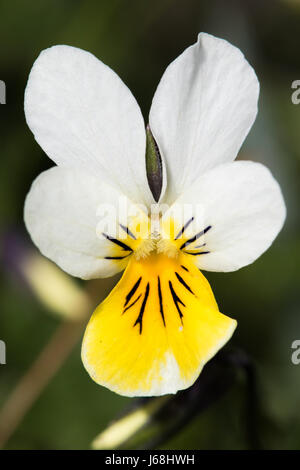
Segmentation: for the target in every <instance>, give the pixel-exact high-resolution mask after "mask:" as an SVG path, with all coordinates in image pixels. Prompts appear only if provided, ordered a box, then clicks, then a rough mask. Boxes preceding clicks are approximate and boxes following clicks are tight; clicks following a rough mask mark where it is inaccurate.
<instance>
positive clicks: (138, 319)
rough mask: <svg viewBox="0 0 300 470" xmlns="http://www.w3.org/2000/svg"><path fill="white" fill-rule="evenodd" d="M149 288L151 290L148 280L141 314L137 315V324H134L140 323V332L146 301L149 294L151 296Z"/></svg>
mask: <svg viewBox="0 0 300 470" xmlns="http://www.w3.org/2000/svg"><path fill="white" fill-rule="evenodd" d="M149 290H150V285H149V282H148V284H147V286H146V292H145V296H144V300H143V303H142V306H141V310H140V313H139V316H138V317H137V319H136V321H135V324H134V325H133V326H136V325H137V324H138V323H139V325H140V334H142V329H143V315H144V312H145V307H146V303H147V300H148V296H149Z"/></svg>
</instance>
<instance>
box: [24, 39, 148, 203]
mask: <svg viewBox="0 0 300 470" xmlns="http://www.w3.org/2000/svg"><path fill="white" fill-rule="evenodd" d="M25 114H26V120H27V123H28V125H29V127H30V129H31V130H32V132H33V134H34V136H35V139H36V140H37V142H38V143H39V145H40V146H41V147H42V148H43V150H44V151H45V152H46V154H47V155H48V156H49V157H50V158H51V159H52V160H53V161H54V162H55V163H56V164H58V165H63V166H67V167H74V166H83V167H85V168H88V169H89V170H91V171H94V172H95V173H96V174H98V176H99V177H100V178H101V180H102V181H107V182H110V184H113V185H115V186H116V187H118V188H119V189H120V190H121V191H122V192H123V193H124V194H126V195H127V196H128V197H130V198H131V199H132V200H134V201H136V202H140V203H147V204H149V203H151V202H152V196H151V192H150V190H149V187H148V183H147V176H146V165H145V145H146V144H145V143H146V137H145V127H144V120H143V117H142V114H141V111H140V108H139V106H138V104H137V102H136V100H135V99H134V97H133V95H132V94H131V92H130V90H129V89H128V88H127V86H126V85H124V83H123V82H122V80H121V79H120V78H119V77H118V75H117V74H116V73H115V72H113V71H112V70H111V69H110V68H109V67H107V66H106V65H104V64H103V63H102V62H101V61H100V60H98V59H97V58H96V57H95V56H93V55H92V54H90V53H89V52H86V51H83V50H81V49H77V48H75V47H70V46H54V47H51V48H49V49H46V50H44V51H43V52H42V53H41V54H40V56H39V57H38V58H37V60H36V61H35V63H34V65H33V67H32V70H31V72H30V75H29V79H28V84H27V88H26V91H25Z"/></svg>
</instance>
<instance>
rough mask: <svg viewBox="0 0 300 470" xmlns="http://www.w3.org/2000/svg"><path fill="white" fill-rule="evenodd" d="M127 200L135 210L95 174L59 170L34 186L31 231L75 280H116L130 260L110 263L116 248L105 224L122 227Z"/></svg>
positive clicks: (28, 208)
mask: <svg viewBox="0 0 300 470" xmlns="http://www.w3.org/2000/svg"><path fill="white" fill-rule="evenodd" d="M121 197H122V198H123V200H122V203H124V202H126V204H128V209H129V210H130V208H131V206H132V204H131V203H130V201H129V200H128V199H127V198H125V196H123V195H122V194H121V193H120V192H119V191H118V190H116V189H115V188H113V187H111V186H109V185H107V184H106V183H105V182H103V181H100V180H99V179H98V178H97V177H96V176H95V175H92V174H91V173H88V172H85V171H82V170H81V169H76V168H62V167H54V168H51V169H50V170H47V171H45V172H43V173H42V174H40V175H39V176H38V177H37V178H36V180H35V181H34V182H33V185H32V187H31V190H30V191H29V193H28V195H27V198H26V202H25V211H24V216H25V223H26V227H27V229H28V231H29V233H30V235H31V237H32V240H33V241H34V243H35V244H36V245H37V246H38V248H39V249H40V251H41V252H42V254H43V255H45V256H47V257H48V258H50V259H51V260H52V261H54V262H55V263H56V264H58V266H60V267H61V268H62V269H63V270H64V271H66V272H67V273H69V274H71V275H72V276H77V277H80V278H82V279H92V278H99V277H107V276H112V275H113V274H115V273H117V272H119V271H121V270H123V269H124V268H125V266H126V264H127V262H128V259H127V258H126V259H124V260H121V261H115V260H114V261H111V260H107V259H105V256H109V255H111V254H112V252H111V250H112V249H114V248H116V247H115V246H114V245H113V244H112V243H111V242H110V241H108V240H107V239H105V238H104V237H103V236H101V230H100V229H99V225H100V222H102V224H101V225H100V228H101V227H103V226H104V225H105V226H109V225H111V224H112V223H113V224H114V223H115V225H118V222H119V221H120V220H121V219H120V218H118V216H120V213H119V204H120V198H121ZM124 198H125V200H126V201H124ZM105 217H106V220H104V218H105ZM123 223H124V224H126V221H123ZM125 254H126V253H125Z"/></svg>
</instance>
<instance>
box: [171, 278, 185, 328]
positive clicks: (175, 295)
mask: <svg viewBox="0 0 300 470" xmlns="http://www.w3.org/2000/svg"><path fill="white" fill-rule="evenodd" d="M169 287H170V291H171V294H172V298H173V302H174V304H175V307H176V309H177V312H178V314H179V318H180V321H181V323H182V324H183V321H182V317H183V313H182V311H181V310H180V307H179V305H178V304H181V305H183V307H185V304H184V303H183V302H182V300H180V298H179V297H178V295H177V294H176V292H175V291H174V288H173V285H172V282H171V281H169Z"/></svg>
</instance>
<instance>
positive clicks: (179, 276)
mask: <svg viewBox="0 0 300 470" xmlns="http://www.w3.org/2000/svg"><path fill="white" fill-rule="evenodd" d="M235 326H236V322H235V321H234V320H232V319H231V318H229V317H226V316H225V315H222V314H221V313H220V312H219V310H218V306H217V304H216V301H215V299H214V295H213V293H212V291H211V289H210V286H209V284H208V282H207V280H206V279H205V277H204V276H203V275H202V273H201V272H200V271H199V269H198V268H197V267H196V265H195V264H194V263H193V259H192V258H190V257H188V256H187V255H186V254H185V253H183V252H179V255H178V257H177V258H170V257H168V256H166V255H164V254H161V253H160V254H158V253H157V252H154V253H153V254H150V256H148V257H147V258H143V259H139V260H138V259H136V257H132V258H130V260H129V263H128V265H127V268H126V270H125V272H124V274H123V277H122V278H121V280H120V281H119V283H118V284H117V286H116V287H115V288H114V289H113V291H112V292H111V294H110V295H109V296H108V297H107V298H106V299H105V300H104V302H102V304H101V305H99V307H97V309H96V310H95V312H94V314H93V316H92V318H91V320H90V322H89V324H88V327H87V330H86V332H85V336H84V341H83V349H82V358H83V362H84V364H85V367H86V368H87V370H88V371H89V373H90V375H91V376H92V378H93V379H94V380H95V381H96V382H97V383H99V384H103V385H106V386H108V387H109V388H111V389H112V390H115V391H116V392H118V393H121V394H123V395H129V396H130V395H144V396H146V395H157V394H161V393H173V392H174V391H176V390H179V389H182V388H186V387H187V386H189V385H191V383H193V381H194V380H195V379H196V378H197V376H198V374H199V372H200V370H201V368H202V367H203V365H204V363H205V362H207V361H208V360H209V359H210V358H211V357H212V355H213V354H215V353H216V351H217V350H218V349H219V348H220V347H221V346H222V345H223V344H224V343H225V342H226V341H227V340H228V339H229V338H230V336H231V334H232V333H233V330H234V328H235Z"/></svg>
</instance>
